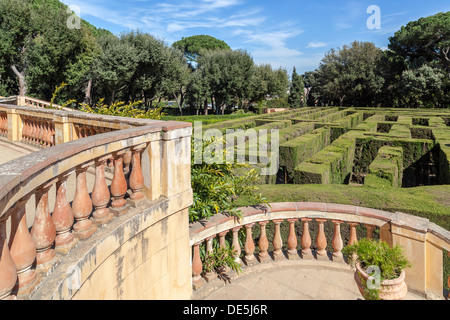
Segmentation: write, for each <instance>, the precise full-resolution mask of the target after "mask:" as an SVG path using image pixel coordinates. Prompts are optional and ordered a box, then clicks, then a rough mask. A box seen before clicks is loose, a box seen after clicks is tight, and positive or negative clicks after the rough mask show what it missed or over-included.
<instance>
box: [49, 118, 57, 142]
mask: <svg viewBox="0 0 450 320" xmlns="http://www.w3.org/2000/svg"><path fill="white" fill-rule="evenodd" d="M55 133H56V131H55V124H54V123H52V124H51V136H50V145H51V146H54V145H56V135H55Z"/></svg>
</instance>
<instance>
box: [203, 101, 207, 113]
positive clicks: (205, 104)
mask: <svg viewBox="0 0 450 320" xmlns="http://www.w3.org/2000/svg"><path fill="white" fill-rule="evenodd" d="M203 109H204V115H205V116H207V115H208V100H207V99H205V101H204V102H203Z"/></svg>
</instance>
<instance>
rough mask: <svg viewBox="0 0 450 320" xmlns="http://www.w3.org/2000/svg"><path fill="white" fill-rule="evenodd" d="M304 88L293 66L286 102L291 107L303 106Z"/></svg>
mask: <svg viewBox="0 0 450 320" xmlns="http://www.w3.org/2000/svg"><path fill="white" fill-rule="evenodd" d="M304 89H305V86H304V84H303V79H302V77H301V76H300V75H299V74H298V73H297V70H296V69H295V67H294V70H293V72H292V79H291V86H290V89H289V97H288V103H289V106H290V107H291V108H300V107H304V106H305V105H304Z"/></svg>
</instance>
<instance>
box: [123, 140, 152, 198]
mask: <svg viewBox="0 0 450 320" xmlns="http://www.w3.org/2000/svg"><path fill="white" fill-rule="evenodd" d="M146 147H147V145H145V146H141V147H139V148H134V149H133V151H132V157H131V174H130V179H129V183H130V189H131V191H132V192H133V193H132V194H131V196H130V199H131V200H133V201H134V202H139V201H140V200H142V199H144V194H143V193H142V187H143V186H144V175H143V174H142V167H141V152H142V151H144V149H145V148H146ZM125 155H126V154H125ZM124 158H125V157H124Z"/></svg>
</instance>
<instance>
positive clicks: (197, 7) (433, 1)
mask: <svg viewBox="0 0 450 320" xmlns="http://www.w3.org/2000/svg"><path fill="white" fill-rule="evenodd" d="M62 2H64V3H65V4H67V5H75V6H77V7H78V8H79V13H80V15H81V17H82V18H83V19H85V20H87V21H89V22H90V23H91V24H93V25H95V26H96V27H99V28H104V29H107V30H110V31H111V32H113V33H115V34H119V33H120V32H123V31H129V30H140V31H142V32H146V33H149V34H151V35H153V36H155V37H157V38H160V39H162V40H164V41H165V42H166V43H167V44H168V45H171V44H172V43H173V42H175V41H177V40H180V39H181V38H182V37H188V36H192V35H197V34H208V35H211V36H213V37H216V38H219V39H221V40H224V41H225V42H226V43H228V44H229V45H230V47H231V48H232V49H244V50H247V51H248V52H249V53H250V54H251V55H252V56H253V59H254V61H255V62H256V63H258V64H261V63H269V64H271V65H272V66H273V67H274V68H279V67H281V68H284V69H287V70H288V72H289V73H291V72H292V68H293V67H294V66H295V67H296V68H297V70H298V71H299V72H300V73H303V72H305V71H311V70H314V69H316V68H317V67H318V65H319V62H320V60H321V59H322V58H323V56H324V53H325V52H327V51H328V50H330V49H331V48H339V47H342V46H343V45H346V44H350V43H351V42H352V41H354V40H358V41H370V42H374V43H375V44H376V45H377V46H378V47H381V48H385V47H387V45H388V43H389V40H388V39H389V37H390V36H392V35H393V34H394V33H395V32H396V31H397V30H399V29H400V28H401V26H403V25H406V24H407V23H408V22H409V21H413V20H417V19H419V18H421V17H426V16H430V15H433V14H436V13H438V12H447V11H450V1H449V0H428V1H423V0H420V1H419V0H394V1H387V0H370V1H368V0H353V1H348V0H347V1H341V0H315V1H314V0H313V1H311V0H309V1H304V0H297V1H294V0H287V1H269V0H260V1H249V0H178V1H176V0H169V1H159V0H63V1H62ZM371 5H376V6H378V7H379V9H380V13H381V20H380V21H381V28H380V29H369V28H368V27H367V20H368V19H369V18H370V17H371V16H372V14H373V12H369V13H368V12H367V9H368V7H369V6H371Z"/></svg>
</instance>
